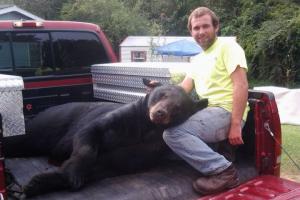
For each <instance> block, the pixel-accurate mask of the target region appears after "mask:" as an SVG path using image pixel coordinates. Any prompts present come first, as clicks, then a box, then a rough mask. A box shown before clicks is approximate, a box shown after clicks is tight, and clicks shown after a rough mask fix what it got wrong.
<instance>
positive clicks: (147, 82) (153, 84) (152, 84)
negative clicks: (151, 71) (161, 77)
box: [143, 78, 162, 89]
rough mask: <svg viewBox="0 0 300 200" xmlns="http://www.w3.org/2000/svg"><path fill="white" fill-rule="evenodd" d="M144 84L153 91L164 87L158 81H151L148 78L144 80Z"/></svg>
mask: <svg viewBox="0 0 300 200" xmlns="http://www.w3.org/2000/svg"><path fill="white" fill-rule="evenodd" d="M143 83H144V85H145V86H147V87H149V88H152V89H153V88H155V87H158V86H161V85H162V84H161V82H159V81H157V80H149V79H146V78H143Z"/></svg>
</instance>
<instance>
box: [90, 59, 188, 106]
mask: <svg viewBox="0 0 300 200" xmlns="http://www.w3.org/2000/svg"><path fill="white" fill-rule="evenodd" d="M188 65H189V63H168V62H127V63H108V64H96V65H93V66H92V77H93V88H94V96H95V97H96V98H99V99H102V100H108V101H114V102H121V103H129V102H132V101H135V100H137V99H138V98H140V97H142V96H144V95H145V92H146V86H145V85H144V84H143V82H142V78H147V79H150V80H157V81H160V82H161V83H162V84H170V83H172V80H173V78H174V77H176V76H182V77H184V74H185V69H186V67H187V66H188Z"/></svg>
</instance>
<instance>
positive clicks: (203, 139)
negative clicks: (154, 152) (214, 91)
mask: <svg viewBox="0 0 300 200" xmlns="http://www.w3.org/2000/svg"><path fill="white" fill-rule="evenodd" d="M230 121H231V113H230V112H228V111H226V110H225V109H223V108H220V107H208V108H205V109H203V110H200V111H198V112H197V113H195V114H194V115H192V116H191V117H190V118H189V119H188V120H186V121H185V122H184V123H182V124H180V125H178V126H175V127H172V128H169V129H166V130H165V131H164V133H163V138H164V141H165V142H166V143H167V145H168V146H169V147H170V148H171V149H172V150H173V151H174V152H175V153H176V154H177V155H178V156H180V157H181V158H182V159H184V160H185V161H186V162H188V163H189V164H190V165H191V166H192V167H194V168H195V169H197V170H198V171H199V172H201V173H202V174H204V175H212V174H218V173H220V172H222V171H224V170H225V169H226V168H228V167H229V166H230V165H231V162H229V161H228V160H226V159H225V158H224V156H222V155H220V154H218V153H217V152H215V151H213V150H212V149H211V148H210V147H209V146H208V145H207V143H216V142H220V141H222V140H225V139H227V137H228V132H229V128H230Z"/></svg>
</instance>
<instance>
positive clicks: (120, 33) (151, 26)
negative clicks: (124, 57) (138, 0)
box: [61, 0, 161, 50]
mask: <svg viewBox="0 0 300 200" xmlns="http://www.w3.org/2000/svg"><path fill="white" fill-rule="evenodd" d="M61 17H62V19H65V20H75V21H76V20H77V21H85V22H91V23H95V24H98V25H99V26H100V27H101V28H102V30H103V31H104V32H105V33H106V35H107V36H108V38H109V40H110V41H111V43H112V44H113V46H114V48H115V49H116V50H117V48H118V45H119V44H120V43H121V42H122V40H123V39H125V37H126V36H128V35H159V34H160V33H161V27H160V26H159V25H158V24H157V23H155V22H153V21H149V20H148V19H147V18H146V17H144V16H143V15H142V14H140V13H139V10H138V9H137V8H136V7H131V8H129V7H126V6H125V5H124V3H123V2H121V1H120V0H76V1H74V2H73V1H71V2H68V3H66V4H64V6H63V8H62V10H61Z"/></svg>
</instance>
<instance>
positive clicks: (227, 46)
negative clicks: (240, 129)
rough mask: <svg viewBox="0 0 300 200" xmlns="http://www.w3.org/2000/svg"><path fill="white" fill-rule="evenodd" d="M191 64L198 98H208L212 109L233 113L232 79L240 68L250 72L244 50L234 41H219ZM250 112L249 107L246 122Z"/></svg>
mask: <svg viewBox="0 0 300 200" xmlns="http://www.w3.org/2000/svg"><path fill="white" fill-rule="evenodd" d="M191 63H192V64H191V66H192V67H191V69H190V70H189V72H188V73H187V75H188V76H189V77H191V78H192V79H193V80H194V83H195V89H196V92H197V94H198V95H199V96H200V97H201V98H207V99H208V103H209V104H208V105H209V106H217V107H222V108H224V109H226V110H228V111H229V112H232V100H233V83H232V80H231V78H230V75H231V73H232V72H233V71H234V70H235V69H236V67H237V66H240V67H242V68H245V69H246V70H248V68H247V62H246V57H245V53H244V50H243V49H242V48H241V46H240V45H239V44H238V43H237V42H235V41H234V40H224V39H220V38H217V39H216V41H215V42H214V44H213V45H212V46H211V47H209V48H208V49H207V50H205V51H203V52H202V53H200V54H198V55H196V56H195V57H193V58H192V59H191ZM248 110H249V109H248V106H247V108H246V109H245V113H244V116H243V119H244V120H246V118H247V112H248Z"/></svg>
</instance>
